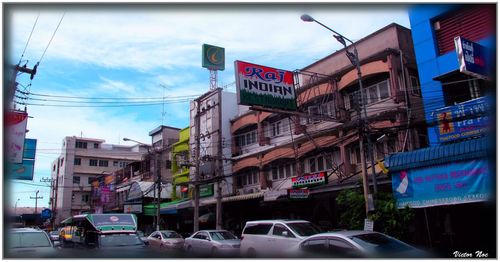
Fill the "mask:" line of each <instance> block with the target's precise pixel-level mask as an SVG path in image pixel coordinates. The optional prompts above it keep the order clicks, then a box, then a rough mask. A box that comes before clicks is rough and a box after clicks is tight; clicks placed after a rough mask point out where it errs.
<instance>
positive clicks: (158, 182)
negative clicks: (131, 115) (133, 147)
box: [123, 137, 161, 231]
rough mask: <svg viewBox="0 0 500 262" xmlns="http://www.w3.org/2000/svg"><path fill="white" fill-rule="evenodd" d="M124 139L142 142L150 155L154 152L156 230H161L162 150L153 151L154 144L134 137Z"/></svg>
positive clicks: (124, 139)
mask: <svg viewBox="0 0 500 262" xmlns="http://www.w3.org/2000/svg"><path fill="white" fill-rule="evenodd" d="M123 141H132V142H136V143H137V144H140V145H144V146H146V148H147V149H148V155H151V154H152V153H154V157H155V159H154V170H155V172H156V186H157V192H158V194H157V200H156V231H159V230H160V203H161V171H160V161H159V159H158V155H159V154H160V153H161V151H156V150H155V151H154V152H151V150H150V149H151V148H152V146H151V145H148V144H145V143H142V142H139V141H137V140H134V139H130V138H127V137H124V138H123Z"/></svg>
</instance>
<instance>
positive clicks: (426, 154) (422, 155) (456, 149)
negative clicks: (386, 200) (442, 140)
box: [384, 137, 495, 173]
mask: <svg viewBox="0 0 500 262" xmlns="http://www.w3.org/2000/svg"><path fill="white" fill-rule="evenodd" d="M494 144H495V143H494V140H493V139H492V138H491V137H482V138H478V139H471V140H466V141H463V142H457V143H452V144H448V145H440V146H433V147H427V148H423V149H418V150H414V151H410V152H404V153H396V154H392V155H390V156H388V157H386V158H385V161H384V165H385V166H386V167H387V168H388V169H389V172H390V173H392V172H397V171H401V170H405V169H410V168H419V167H424V166H431V165H439V164H444V163H448V162H453V161H463V160H468V159H473V158H481V157H487V156H488V149H491V146H492V145H494Z"/></svg>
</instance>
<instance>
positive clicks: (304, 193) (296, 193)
mask: <svg viewBox="0 0 500 262" xmlns="http://www.w3.org/2000/svg"><path fill="white" fill-rule="evenodd" d="M288 198H290V199H307V198H309V189H288Z"/></svg>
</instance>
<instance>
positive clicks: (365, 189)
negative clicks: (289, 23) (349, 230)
mask: <svg viewBox="0 0 500 262" xmlns="http://www.w3.org/2000/svg"><path fill="white" fill-rule="evenodd" d="M300 19H302V21H304V22H316V23H317V24H319V25H321V26H322V27H324V28H326V29H328V30H329V31H331V32H333V33H334V35H333V37H334V38H335V39H336V40H337V41H338V42H339V43H341V44H342V45H343V46H344V49H345V53H346V56H347V58H349V61H351V64H352V65H353V66H355V67H356V70H357V72H358V84H359V91H358V92H359V95H360V96H361V107H362V110H363V114H361V112H360V116H361V117H360V125H359V130H358V132H359V136H360V139H359V150H360V152H361V154H360V155H361V168H362V175H363V192H364V196H365V207H366V214H368V211H369V210H370V209H371V205H370V204H369V202H370V201H372V202H373V200H372V199H370V190H369V188H368V178H367V175H366V161H365V150H364V142H363V141H364V137H365V136H364V131H365V130H364V129H365V121H366V118H367V113H366V102H365V101H366V98H365V95H364V92H363V79H362V76H361V65H360V62H359V56H358V49H357V48H356V44H354V42H353V41H351V40H350V39H349V38H347V37H345V36H343V35H341V34H339V33H338V32H337V31H335V30H333V29H331V28H330V27H328V26H326V25H324V24H322V23H321V22H319V21H317V20H316V19H314V18H312V17H311V16H310V15H307V14H303V15H302V16H301V17H300ZM346 41H347V42H349V43H351V45H352V47H353V52H351V51H349V50H348V49H347V44H346ZM359 110H361V109H359ZM367 140H368V151H369V152H370V154H369V156H370V162H371V168H372V182H373V191H374V193H375V194H376V193H377V181H376V177H375V167H374V163H373V162H374V161H373V151H372V149H371V143H370V139H367Z"/></svg>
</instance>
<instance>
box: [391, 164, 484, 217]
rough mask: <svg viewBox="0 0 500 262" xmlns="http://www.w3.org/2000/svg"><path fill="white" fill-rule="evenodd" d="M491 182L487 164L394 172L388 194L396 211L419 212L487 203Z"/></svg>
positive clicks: (454, 165) (452, 165) (443, 166)
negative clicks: (458, 205)
mask: <svg viewBox="0 0 500 262" xmlns="http://www.w3.org/2000/svg"><path fill="white" fill-rule="evenodd" d="M492 182H493V180H492V178H491V172H490V169H489V167H488V161H487V160H486V159H482V160H477V159H476V160H470V161H464V162H455V163H448V164H445V165H438V166H431V167H426V168H417V169H409V170H406V171H401V172H398V173H396V174H394V175H392V190H393V194H394V197H395V199H396V202H397V206H398V208H404V207H405V206H407V205H408V206H409V207H411V208H419V207H431V206H441V205H453V204H461V203H471V202H479V201H488V200H490V198H491V197H492V195H491V194H492V192H491V189H492V184H491V183H492Z"/></svg>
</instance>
